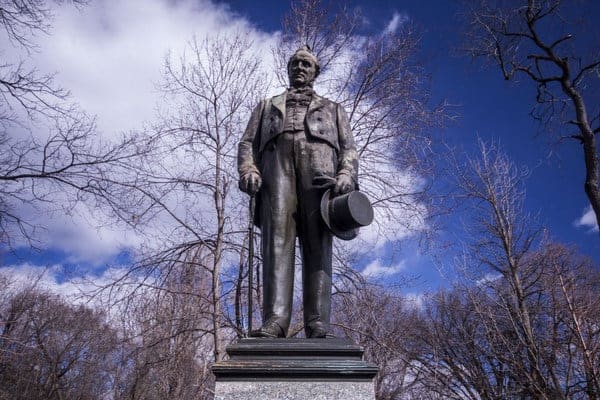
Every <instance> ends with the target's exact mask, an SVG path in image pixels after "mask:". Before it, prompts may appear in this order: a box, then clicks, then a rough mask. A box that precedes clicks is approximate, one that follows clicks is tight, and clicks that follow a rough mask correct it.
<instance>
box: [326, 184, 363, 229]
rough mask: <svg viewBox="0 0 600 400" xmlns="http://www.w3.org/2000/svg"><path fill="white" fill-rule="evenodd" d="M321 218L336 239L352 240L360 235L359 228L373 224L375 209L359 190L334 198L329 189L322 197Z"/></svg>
mask: <svg viewBox="0 0 600 400" xmlns="http://www.w3.org/2000/svg"><path fill="white" fill-rule="evenodd" d="M321 217H322V218H323V221H324V222H325V225H327V228H329V230H330V231H331V232H332V233H333V234H334V235H335V236H336V237H338V238H340V239H343V240H352V239H354V238H355V237H356V236H357V235H358V228H360V227H361V226H367V225H369V224H370V223H371V222H373V207H372V206H371V202H369V199H367V196H365V195H364V194H363V193H361V192H359V191H358V190H355V191H352V192H349V193H346V194H343V195H340V196H336V197H332V190H331V189H328V190H327V191H326V192H325V193H324V194H323V197H321Z"/></svg>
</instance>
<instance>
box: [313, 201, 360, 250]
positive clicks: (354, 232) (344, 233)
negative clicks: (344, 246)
mask: <svg viewBox="0 0 600 400" xmlns="http://www.w3.org/2000/svg"><path fill="white" fill-rule="evenodd" d="M331 194H332V191H331V189H327V191H326V192H325V193H323V197H321V218H322V219H323V222H325V225H326V226H327V229H329V230H330V231H331V233H333V234H334V235H335V236H336V237H338V238H340V239H342V240H352V239H354V238H356V237H357V236H358V228H355V229H349V230H340V229H338V228H336V227H335V226H333V224H332V223H331V218H330V214H329V202H330V201H331Z"/></svg>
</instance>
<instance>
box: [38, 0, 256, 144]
mask: <svg viewBox="0 0 600 400" xmlns="http://www.w3.org/2000/svg"><path fill="white" fill-rule="evenodd" d="M236 30H248V31H249V32H251V33H252V36H255V37H256V38H257V39H264V35H263V34H261V33H260V32H257V31H252V30H251V28H250V25H249V23H248V22H247V21H246V20H244V19H242V18H239V17H237V16H234V15H232V14H231V13H230V12H229V11H228V10H227V9H226V8H225V7H224V6H220V5H215V4H212V3H211V2H210V1H207V0H200V1H191V0H188V1H177V2H172V1H166V0H152V1H148V0H128V1H108V0H104V1H95V2H90V3H89V4H88V5H87V6H85V7H83V8H81V9H77V8H74V7H69V6H62V7H60V8H59V9H58V10H57V18H56V20H55V24H54V29H53V32H52V35H50V36H47V37H43V38H41V39H42V40H41V41H40V49H41V52H40V53H39V55H37V57H36V62H37V63H38V66H39V67H40V70H42V71H57V73H58V74H57V81H58V82H59V83H60V84H61V85H63V86H64V87H66V88H69V89H70V90H71V92H72V94H73V96H74V98H75V99H76V100H77V101H78V102H79V103H80V104H81V105H82V107H83V108H84V109H85V110H87V111H88V112H90V113H92V114H95V115H97V116H98V124H99V127H100V129H101V131H103V134H104V135H108V136H111V137H114V135H116V134H118V133H119V132H122V131H128V130H130V129H137V128H140V127H141V126H142V122H144V121H149V120H152V119H153V118H154V115H155V106H156V103H157V101H158V100H159V98H160V94H159V93H158V91H157V90H156V88H155V85H156V84H157V83H158V82H159V81H160V80H161V70H162V67H163V64H164V58H165V55H166V54H167V52H168V51H169V50H171V51H172V52H173V54H175V55H178V54H180V53H181V52H182V50H183V48H184V47H185V45H186V43H187V42H188V41H189V40H191V38H192V37H193V35H197V36H199V37H203V36H205V35H210V34H214V33H216V32H233V31H236Z"/></svg>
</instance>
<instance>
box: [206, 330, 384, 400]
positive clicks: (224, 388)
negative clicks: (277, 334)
mask: <svg viewBox="0 0 600 400" xmlns="http://www.w3.org/2000/svg"><path fill="white" fill-rule="evenodd" d="M227 354H228V355H229V360H226V361H221V362H218V363H215V364H214V365H213V366H212V371H213V373H214V375H215V377H216V386H215V400H234V399H235V400H262V399H268V400H278V399H281V400H299V399H302V400H307V399H308V400H321V399H323V400H336V399H340V400H374V399H375V390H374V384H373V378H374V377H375V374H377V367H376V366H374V365H372V364H368V363H366V362H365V361H363V349H362V348H361V347H360V346H357V345H355V344H353V343H352V342H350V341H349V340H346V339H259V338H248V339H241V340H240V341H239V342H237V343H236V344H233V345H231V346H229V347H227Z"/></svg>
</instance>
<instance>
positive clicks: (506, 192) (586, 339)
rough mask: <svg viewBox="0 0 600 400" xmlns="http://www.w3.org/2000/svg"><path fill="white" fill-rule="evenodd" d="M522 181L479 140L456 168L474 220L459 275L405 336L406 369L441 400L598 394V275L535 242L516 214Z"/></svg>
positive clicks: (558, 249)
mask: <svg viewBox="0 0 600 400" xmlns="http://www.w3.org/2000/svg"><path fill="white" fill-rule="evenodd" d="M525 175H526V174H525V173H524V172H523V171H522V170H519V169H518V168H516V167H515V166H514V165H513V164H512V163H511V162H510V161H509V160H508V159H507V158H506V156H505V155H503V154H502V153H501V152H499V151H498V150H497V149H496V148H495V147H493V146H489V145H485V144H482V145H481V156H480V158H479V159H477V160H471V161H469V162H468V166H463V167H461V168H457V176H458V179H459V182H460V186H461V188H462V190H463V194H464V195H465V196H466V198H468V199H469V200H470V202H469V206H470V208H471V212H472V213H473V215H474V217H473V218H472V219H471V220H469V227H470V231H471V233H472V239H471V241H470V244H469V246H468V252H467V254H466V255H465V257H464V259H463V260H461V261H460V265H461V271H462V272H463V274H465V275H464V276H465V277H466V278H468V279H467V280H466V281H465V282H462V283H461V284H457V285H456V286H455V287H454V288H453V289H452V290H450V291H444V292H440V293H437V294H435V295H434V296H432V297H431V298H430V299H429V301H427V302H426V308H425V310H426V311H425V313H424V320H423V321H422V322H421V324H422V328H421V330H420V331H419V330H417V332H418V334H417V336H416V337H415V338H414V339H415V343H416V344H415V346H414V349H416V350H415V351H416V353H417V355H415V358H416V359H418V363H416V364H415V365H416V366H418V368H419V370H420V371H421V372H422V373H423V377H424V380H423V382H424V383H425V384H426V385H428V387H430V388H431V390H434V391H436V392H437V393H439V394H440V395H443V396H446V397H449V398H456V399H459V398H461V399H462V398H472V399H479V398H485V399H497V398H536V399H568V398H589V399H597V398H598V397H597V396H598V391H597V368H595V367H592V365H595V364H593V363H594V360H595V358H596V357H597V350H596V349H597V346H598V332H597V330H596V331H595V330H594V328H591V329H590V327H591V326H594V325H596V324H597V321H596V318H595V317H591V316H590V315H589V314H588V312H589V311H588V310H589V309H590V307H594V305H595V304H596V303H595V301H596V300H591V299H592V298H593V299H597V296H598V293H597V290H598V288H597V284H598V281H597V279H598V277H597V276H598V275H597V272H595V271H594V267H593V265H592V264H591V262H590V261H589V260H586V259H583V258H581V257H579V256H577V255H576V253H575V252H574V251H573V250H569V249H567V248H565V247H564V246H560V245H554V244H552V243H549V242H547V241H545V240H542V239H543V238H542V237H540V235H539V229H538V228H537V225H536V224H535V222H533V221H532V220H531V219H530V218H528V217H527V216H526V215H525V214H524V212H523V204H522V203H523V200H524V186H523V178H524V176H525ZM584 276H585V277H587V280H586V279H584V278H583V277H584ZM566 282H568V283H567V284H566V285H565V283H566ZM583 321H585V322H583ZM580 322H581V323H582V324H580ZM587 324H589V326H588V325H587ZM584 332H585V333H584ZM419 345H420V346H421V347H420V348H419Z"/></svg>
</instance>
